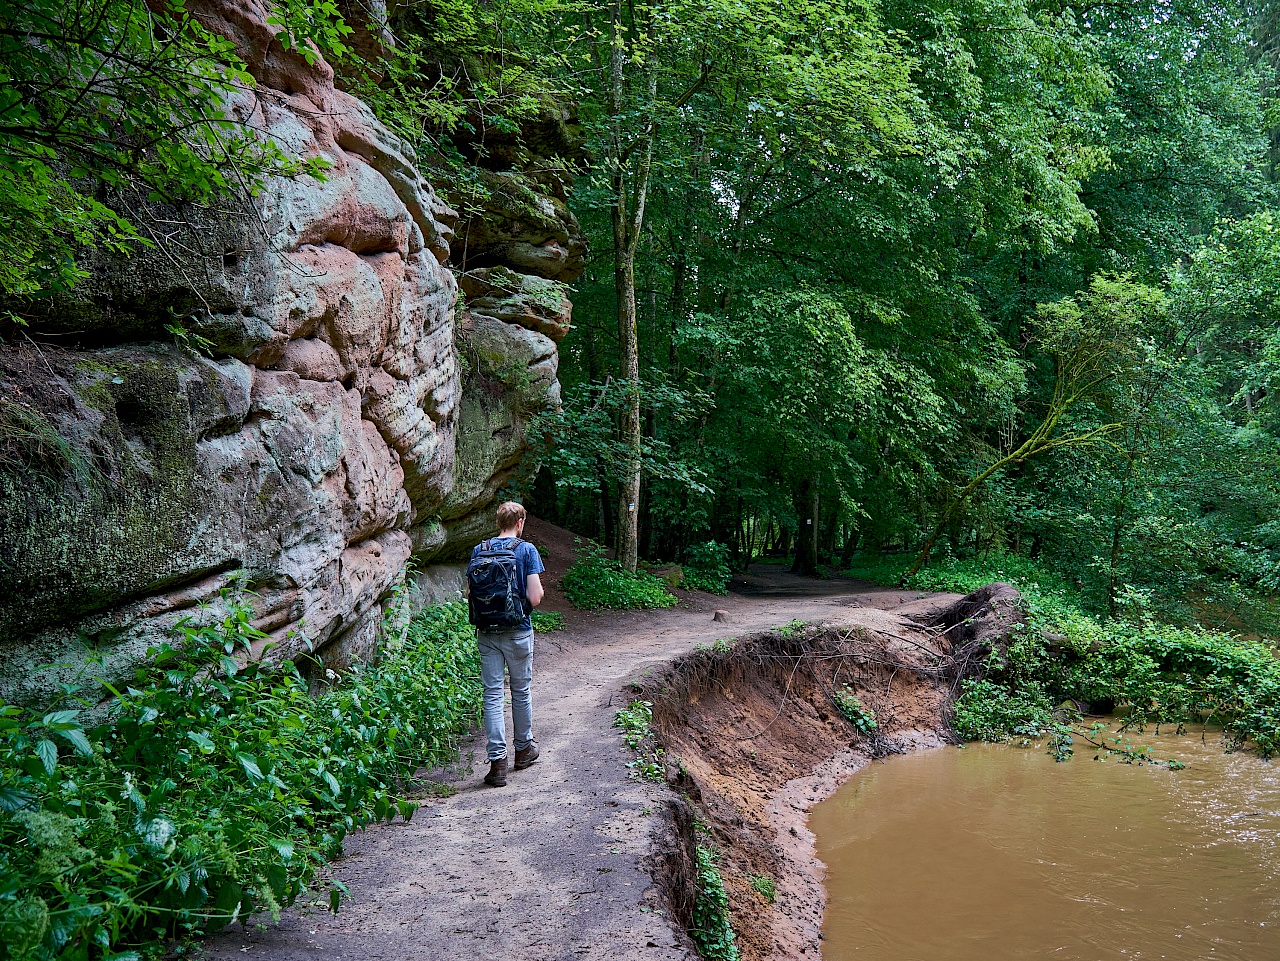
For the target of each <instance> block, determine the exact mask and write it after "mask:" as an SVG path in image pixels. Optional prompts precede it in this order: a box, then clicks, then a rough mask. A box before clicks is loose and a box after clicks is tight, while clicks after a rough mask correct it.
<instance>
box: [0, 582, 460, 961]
mask: <svg viewBox="0 0 1280 961" xmlns="http://www.w3.org/2000/svg"><path fill="white" fill-rule="evenodd" d="M226 600H227V608H226V610H227V613H226V614H225V616H221V617H213V616H212V613H211V612H209V611H206V612H204V613H203V614H202V615H201V617H198V618H194V619H190V620H187V621H185V622H183V623H182V624H181V625H180V626H179V630H178V631H177V634H178V636H177V637H176V638H175V640H174V642H173V644H169V643H166V644H163V645H161V646H160V647H159V648H156V649H153V650H152V651H151V652H150V655H151V657H150V659H149V661H148V663H147V664H146V665H144V666H142V667H140V668H139V669H138V670H137V673H136V676H135V677H134V678H133V680H132V681H131V682H130V683H129V685H128V686H127V687H125V688H124V689H123V690H120V691H114V690H112V693H113V694H115V695H116V696H117V697H118V701H117V703H116V705H115V707H114V709H113V711H112V714H111V716H110V719H109V721H108V722H107V723H103V724H99V725H97V726H93V727H85V726H82V724H81V723H80V712H79V709H78V706H77V704H76V699H77V698H78V697H80V696H83V697H84V700H83V701H82V702H81V703H90V704H91V703H93V702H94V701H96V699H97V696H98V692H92V691H86V692H81V693H76V692H73V694H72V695H71V696H70V697H69V703H68V704H66V705H63V708H64V709H62V710H53V711H50V712H49V713H45V714H33V713H31V712H30V711H28V710H25V709H23V708H20V707H17V706H14V705H0V945H3V946H4V948H5V950H4V951H0V956H6V957H7V958H10V959H32V961H36V959H39V961H52V959H60V961H61V959H66V961H71V959H83V958H104V959H105V958H118V959H124V958H137V957H142V956H148V957H151V956H155V957H158V956H159V955H160V954H162V953H163V951H164V949H165V947H166V945H167V944H169V943H171V942H173V941H179V942H181V941H183V940H186V939H187V938H189V937H190V936H192V935H194V934H196V933H199V932H204V931H212V930H215V929H217V928H220V927H223V926H225V925H226V924H229V923H231V922H232V921H235V920H238V919H243V918H245V917H246V916H247V915H249V914H251V913H255V912H265V913H269V914H271V915H272V916H273V917H278V916H279V914H280V911H281V910H282V909H283V908H284V907H286V906H288V905H289V904H291V903H292V902H294V901H295V900H297V899H298V898H299V897H301V896H302V895H304V894H306V893H308V892H309V891H310V889H311V886H312V885H313V883H314V881H315V876H316V869H317V867H318V866H319V865H321V864H322V863H323V862H325V861H326V860H329V859H331V858H333V857H334V856H336V855H337V854H339V853H340V852H341V847H342V840H343V837H344V836H345V835H346V834H347V833H348V832H350V831H352V830H355V829H358V828H360V827H363V826H365V825H367V824H369V823H371V822H374V821H379V820H391V819H392V818H395V817H397V816H399V817H402V818H405V819H408V818H410V817H411V816H412V815H413V812H414V810H415V807H416V804H415V802H414V801H412V800H410V799H409V798H408V797H407V796H406V795H407V793H408V790H409V788H410V786H411V784H412V782H413V776H414V772H415V771H416V770H417V769H418V768H419V766H424V765H425V766H428V767H431V766H437V765H440V764H444V763H447V762H449V761H451V760H453V759H454V758H456V756H457V751H456V740H455V739H456V736H457V735H458V734H459V733H461V732H462V731H464V730H466V729H468V728H470V727H471V726H472V725H473V724H474V723H475V722H476V719H477V716H478V713H479V704H480V692H481V688H480V681H479V663H478V654H477V651H476V646H475V636H474V631H473V630H472V629H471V628H470V627H469V625H468V624H467V610H466V606H465V605H462V604H451V605H447V606H443V607H435V608H429V609H426V610H424V611H421V612H419V613H418V614H417V615H415V616H414V617H413V618H412V619H411V621H410V623H409V625H408V629H407V632H406V635H405V637H404V639H403V641H402V642H400V643H399V644H398V646H397V647H396V649H395V650H393V651H391V652H390V653H389V654H388V655H387V656H386V657H385V658H384V659H383V660H382V661H380V662H378V663H373V664H361V665H357V666H356V667H355V668H354V669H353V670H352V671H351V672H350V673H349V674H347V675H344V676H342V677H337V676H334V675H332V674H331V673H329V672H326V673H327V674H328V677H327V680H328V686H326V687H325V688H324V689H323V690H322V691H321V692H320V693H319V694H314V695H313V693H312V692H311V690H310V685H309V684H308V682H307V680H306V679H304V678H303V676H302V675H301V674H300V673H299V671H298V669H297V668H296V667H295V666H294V665H292V664H288V663H286V664H284V665H266V664H262V663H260V662H257V661H254V660H247V661H246V659H247V657H248V653H249V646H250V644H251V643H253V642H254V641H259V640H261V639H262V638H263V635H262V634H261V633H260V632H258V631H256V630H255V629H254V628H253V627H252V625H251V623H250V621H251V617H252V614H251V611H250V609H249V608H248V607H247V606H246V605H245V604H243V603H241V602H239V600H238V599H237V598H235V597H228V598H227V599H226ZM242 662H244V663H242ZM343 894H344V889H343V888H342V886H341V885H340V884H338V883H336V882H334V883H333V884H332V885H331V886H330V888H329V892H328V897H329V901H330V906H331V907H332V908H333V909H334V910H336V909H337V907H338V904H339V902H340V900H341V898H342V896H343ZM6 952H7V954H6ZM130 952H136V954H131V953H130Z"/></svg>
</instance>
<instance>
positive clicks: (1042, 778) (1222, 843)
mask: <svg viewBox="0 0 1280 961" xmlns="http://www.w3.org/2000/svg"><path fill="white" fill-rule="evenodd" d="M1134 741H1136V742H1138V743H1142V744H1150V745H1152V746H1153V749H1154V751H1155V753H1156V754H1157V755H1158V756H1159V757H1176V758H1178V759H1180V760H1181V761H1183V762H1184V763H1186V764H1187V768H1186V769H1185V770H1182V771H1171V770H1168V769H1167V768H1165V767H1159V766H1141V767H1139V766H1134V765H1129V764H1124V763H1122V762H1121V761H1120V760H1119V759H1118V758H1117V757H1115V756H1112V757H1111V758H1110V759H1109V760H1107V761H1105V762H1101V763H1100V762H1097V761H1094V760H1093V759H1092V758H1093V755H1094V752H1093V751H1092V749H1090V750H1089V752H1088V753H1086V752H1085V750H1083V749H1082V748H1083V747H1086V746H1085V745H1079V744H1077V751H1076V756H1075V758H1073V759H1072V760H1070V761H1068V762H1066V763H1062V764H1058V763H1055V762H1054V760H1053V758H1052V757H1050V756H1048V755H1047V754H1046V753H1045V751H1044V748H1043V745H1038V746H1035V747H1029V748H1017V747H1012V746H1004V745H991V744H977V745H969V746H967V747H965V748H942V749H938V750H933V751H925V752H920V753H915V754H909V755H905V756H903V757H894V758H890V759H888V760H886V761H882V762H874V763H872V764H871V765H870V766H868V767H867V768H865V769H864V770H863V771H862V772H860V773H859V774H857V775H855V777H854V778H853V780H852V781H850V782H849V783H848V784H846V785H845V786H844V787H843V788H841V789H840V790H839V791H837V792H836V794H834V795H833V796H832V797H831V798H830V799H828V800H826V801H824V802H822V803H821V804H819V805H817V806H816V807H815V808H814V809H813V811H812V814H811V816H810V819H809V825H810V827H811V828H812V829H813V831H814V833H815V834H816V835H817V844H818V856H819V857H820V858H821V859H822V861H823V862H824V863H825V864H826V865H827V869H828V874H827V880H826V888H827V894H828V904H827V911H826V918H825V921H824V923H823V935H824V937H825V939H826V940H825V941H824V943H823V949H822V955H823V958H824V959H825V961H851V959H857V961H1030V959H1041V958H1045V959H1063V961H1065V959H1072V961H1104V959H1112V958H1116V959H1135V958H1140V959H1148V958H1168V959H1176V961H1205V959H1215V961H1227V959H1231V961H1280V762H1277V763H1267V762H1265V761H1261V760H1259V759H1258V758H1256V757H1254V756H1252V755H1248V754H1234V755H1226V754H1223V753H1222V751H1221V748H1220V746H1219V744H1218V742H1217V738H1215V737H1214V736H1213V735H1210V736H1209V737H1208V739H1207V743H1205V744H1202V743H1201V739H1200V737H1199V736H1198V735H1197V736H1195V737H1171V736H1161V737H1151V736H1148V737H1142V738H1139V737H1134Z"/></svg>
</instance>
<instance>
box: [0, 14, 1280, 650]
mask: <svg viewBox="0 0 1280 961" xmlns="http://www.w3.org/2000/svg"><path fill="white" fill-rule="evenodd" d="M139 9H141V8H138V7H135V5H134V4H133V3H131V2H129V0H112V2H105V0H103V2H93V3H83V4H79V5H72V6H71V7H65V6H63V5H60V4H39V3H38V4H35V5H28V6H25V7H23V8H21V9H17V8H13V9H11V10H10V11H8V12H7V13H6V14H5V18H6V30H5V32H4V36H5V37H6V38H8V39H6V40H5V43H6V44H8V46H7V47H6V56H5V68H4V69H5V70H6V72H7V73H8V77H7V78H6V79H13V80H14V81H15V83H14V84H13V85H11V89H12V90H13V91H15V93H14V94H9V93H6V94H5V96H6V97H7V98H9V99H8V100H6V102H5V105H4V106H3V110H4V111H5V113H6V115H7V116H8V117H9V118H10V121H9V122H8V123H7V125H6V126H5V128H4V129H3V130H2V131H0V137H3V138H5V139H4V144H3V146H4V148H5V149H4V154H5V158H6V165H7V166H8V167H9V169H10V170H11V171H13V172H15V173H16V174H17V176H15V177H13V178H9V179H7V182H6V185H5V187H4V188H3V189H4V190H5V204H4V210H5V213H4V214H3V216H4V218H5V222H6V226H5V230H4V232H3V233H4V241H3V243H4V245H5V246H4V255H5V256H4V261H5V265H4V268H3V269H4V271H5V274H4V277H3V281H4V284H5V288H6V290H7V291H8V292H9V294H10V295H11V296H10V303H11V304H12V303H13V295H18V296H19V298H20V302H21V303H25V304H28V305H38V304H39V303H40V299H41V298H42V297H45V298H47V297H49V296H51V295H55V294H56V292H57V290H58V289H59V288H60V287H66V286H69V285H73V284H74V283H75V282H76V280H77V277H78V276H79V274H78V273H77V271H78V268H77V266H76V263H75V254H74V250H75V249H76V247H77V245H86V244H89V245H98V246H110V247H113V248H119V249H128V248H129V246H130V245H131V244H135V243H146V242H150V241H153V240H154V239H155V238H154V236H151V237H148V236H146V235H145V232H142V233H140V230H141V228H140V227H139V224H138V222H135V221H134V220H130V218H129V215H128V212H129V209H130V208H129V204H128V203H127V202H125V203H106V204H104V203H103V202H102V200H103V198H106V197H109V196H111V195H119V196H121V197H124V198H125V200H126V201H127V200H128V198H130V197H138V196H140V193H139V191H141V190H143V189H144V188H145V191H146V192H148V193H149V194H150V195H151V196H153V197H154V196H156V195H161V196H182V197H194V198H196V199H207V198H209V197H211V196H216V194H217V193H218V192H219V191H223V192H225V191H232V190H240V189H248V190H250V191H252V190H253V189H254V184H255V183H256V182H259V181H260V180H261V178H262V177H265V176H267V175H269V174H271V173H278V172H286V173H294V174H296V173H298V172H299V170H298V169H297V165H296V163H294V164H293V166H292V167H291V166H290V163H289V162H288V161H287V160H286V159H285V158H284V157H283V155H281V154H280V153H279V151H278V150H277V149H275V148H274V147H273V145H272V144H271V143H270V142H267V143H265V144H264V143H262V142H261V141H260V140H258V139H255V138H254V137H252V136H247V135H245V134H244V133H243V132H241V131H238V130H237V129H236V127H235V125H234V123H231V122H230V118H222V117H220V116H219V114H218V99H217V98H218V96H219V84H222V85H224V86H225V87H227V88H228V89H229V88H230V87H231V86H233V85H234V84H235V83H236V82H237V80H238V79H239V78H240V75H239V74H237V70H236V68H235V67H234V64H233V65H232V67H231V68H227V67H226V66H222V67H217V68H216V69H215V67H214V66H211V65H212V64H219V63H221V64H224V65H225V64H227V63H232V62H233V60H234V56H233V51H232V50H231V49H230V48H229V47H228V45H227V44H226V43H225V42H224V41H219V40H218V39H217V38H216V37H215V36H213V35H211V34H209V33H208V32H207V31H204V30H203V29H202V28H200V21H199V19H198V17H197V18H185V19H181V21H180V22H181V23H182V24H184V26H183V27H182V28H181V29H177V30H174V31H172V33H171V34H170V35H169V36H168V37H167V38H157V37H156V36H155V35H154V34H153V31H152V25H151V24H150V22H149V21H148V20H147V19H146V18H143V17H140V16H139V15H138V10H139ZM179 16H180V17H181V16H182V15H181V13H180V12H179ZM95 17H96V19H95ZM275 17H276V19H277V20H278V21H279V25H280V34H279V35H280V37H281V38H284V39H283V40H282V42H284V43H286V44H287V43H295V44H299V45H304V46H305V45H308V44H314V47H313V48H312V49H316V50H318V51H320V52H322V53H323V54H324V55H325V56H326V57H327V58H328V59H329V60H330V61H331V62H333V63H335V64H338V65H339V72H340V75H341V76H342V77H343V78H344V83H345V85H346V86H348V87H349V88H350V89H352V90H353V91H355V92H357V93H358V94H360V95H361V96H362V97H364V98H365V99H366V100H367V101H368V102H370V103H371V104H372V105H373V106H374V108H375V110H376V111H377V113H378V114H379V116H380V117H381V118H382V119H383V120H384V121H385V122H387V123H388V124H390V125H391V126H392V127H393V128H394V129H395V130H396V131H397V132H398V133H400V134H401V135H403V136H404V137H406V139H408V140H409V141H410V142H412V143H413V144H414V145H416V147H417V148H418V152H419V155H420V156H421V157H422V158H423V159H424V162H425V163H426V164H427V165H428V167H429V168H430V170H431V172H432V175H433V178H434V179H435V180H436V181H437V182H439V183H441V184H444V185H446V188H445V189H446V190H447V193H448V196H449V199H450V201H451V202H452V203H453V204H454V205H455V206H457V207H458V208H459V209H460V210H463V211H465V210H467V209H470V208H474V209H482V208H483V207H484V205H485V204H486V203H487V202H488V200H489V199H490V192H491V191H493V190H500V191H506V192H508V193H510V192H512V191H515V192H518V191H519V190H521V189H523V188H522V187H521V185H522V183H528V184H529V185H530V186H531V187H532V186H536V187H537V188H538V189H541V190H549V191H551V192H552V193H555V194H558V195H559V196H560V197H561V198H563V200H564V201H566V202H567V204H568V205H569V208H570V209H571V210H572V211H573V212H574V213H576V215H577V217H578V219H579V220H580V221H581V223H582V224H583V227H584V228H585V233H586V235H587V238H588V240H589V243H590V255H589V259H588V261H587V268H586V272H585V275H584V276H583V278H582V279H581V280H580V281H579V282H578V283H577V284H576V285H575V286H574V288H573V289H572V290H570V291H568V293H569V294H570V296H571V299H572V300H573V302H574V305H575V326H574V328H573V331H572V333H571V334H570V336H569V338H568V339H567V340H566V341H565V343H564V344H562V346H561V373H560V376H561V381H562V383H563V384H564V386H565V403H564V407H563V411H562V412H560V413H558V414H556V415H552V416H549V417H546V418H544V419H543V422H542V423H541V425H540V432H541V435H542V438H543V441H544V445H543V446H544V453H543V456H542V457H541V458H540V463H541V466H542V469H541V470H540V472H538V473H537V474H536V477H533V476H529V477H526V478H525V481H524V483H523V488H522V489H523V492H524V493H525V494H526V496H529V497H530V498H531V503H532V505H533V506H534V508H535V510H536V511H538V512H540V513H542V514H543V515H545V516H547V517H549V518H551V519H553V520H556V521H559V522H561V523H563V524H565V525H566V526H568V527H570V528H572V529H574V530H576V531H579V532H580V533H583V534H585V535H589V536H591V537H593V538H596V539H598V540H600V541H601V542H604V543H607V544H608V545H609V546H611V547H613V548H616V549H617V556H618V558H619V560H620V562H621V563H622V564H623V565H624V566H625V567H627V568H628V569H631V570H634V569H635V566H636V564H637V562H638V560H647V561H664V560H666V561H672V560H673V561H680V560H684V559H687V558H688V556H689V554H688V552H689V551H690V550H693V551H695V552H699V551H701V552H703V553H706V552H707V551H711V552H713V553H714V552H716V551H724V550H727V551H728V552H730V553H731V555H732V557H733V559H734V560H735V562H736V563H738V564H742V563H745V562H746V561H747V560H749V559H750V558H751V557H753V556H756V555H762V554H766V553H767V554H773V555H778V556H784V555H790V556H794V566H795V569H796V570H798V571H802V572H807V573H813V572H816V571H817V570H818V569H819V567H820V565H827V566H828V567H831V568H836V569H840V568H845V567H848V565H849V564H850V562H851V561H852V559H853V557H854V556H855V554H856V553H857V552H876V551H881V552H884V551H889V552H903V553H909V554H915V555H917V556H918V557H919V558H920V559H921V560H924V559H926V558H927V557H928V556H955V555H963V554H966V553H972V552H975V551H977V552H989V551H992V550H998V551H1007V552H1012V553H1015V554H1019V555H1025V556H1029V557H1032V558H1037V559H1041V560H1043V561H1044V562H1045V563H1046V564H1047V565H1049V566H1051V567H1054V568H1056V569H1058V570H1060V571H1062V572H1065V573H1066V574H1067V575H1068V576H1069V578H1070V579H1071V580H1072V581H1073V582H1074V583H1075V585H1076V586H1077V588H1079V589H1080V590H1081V591H1083V592H1084V594H1085V596H1086V597H1087V598H1088V599H1089V602H1090V603H1091V605H1092V606H1095V607H1096V608H1098V609H1100V610H1105V611H1109V612H1111V613H1115V612H1117V611H1119V610H1121V609H1122V608H1125V609H1136V610H1146V609H1148V608H1159V609H1160V612H1161V613H1162V614H1164V615H1166V616H1171V617H1174V618H1190V617H1194V616H1198V617H1202V618H1205V619H1208V620H1214V619H1216V622H1218V623H1222V622H1226V623H1230V624H1233V625H1235V626H1253V627H1257V626H1259V625H1261V624H1262V623H1263V622H1265V621H1266V620H1268V618H1267V612H1268V604H1267V603H1266V601H1265V600H1264V599H1265V598H1266V597H1267V596H1268V595H1270V594H1271V593H1273V592H1274V589H1275V587H1276V580H1275V579H1276V570H1277V561H1278V560H1280V554H1278V553H1277V552H1280V532H1277V530H1276V528H1275V521H1274V516H1275V512H1276V506H1277V496H1278V494H1280V491H1278V490H1277V484H1276V481H1277V472H1276V470H1275V466H1276V463H1277V459H1276V458H1277V433H1276V432H1277V428H1278V427H1280V424H1278V422H1277V419H1276V412H1275V409H1274V401H1273V399H1272V389H1271V388H1272V381H1273V379H1274V378H1275V376H1276V373H1277V365H1280V340H1278V339H1277V336H1278V335H1277V329H1276V308H1275V305H1276V300H1277V297H1280V238H1278V236H1277V232H1276V231H1277V225H1276V223H1275V221H1274V219H1273V216H1274V215H1273V212H1272V208H1273V207H1274V205H1275V204H1276V203H1277V195H1276V181H1277V169H1276V164H1277V159H1280V119H1278V117H1277V113H1276V111H1277V110H1278V109H1280V106H1278V104H1280V100H1277V94H1276V91H1277V83H1278V82H1280V81H1278V80H1277V71H1278V70H1280V39H1278V37H1280V20H1278V19H1277V11H1276V10H1275V9H1274V5H1271V4H1267V3H1252V2H1217V0H1137V2H1120V3H1111V2H1103V3H1094V4H1074V3H1060V2H1043V3H1042V2H1033V0H983V2H969V0H955V2H953V0H946V2H919V0H902V2H899V0H886V2H883V3H870V2H847V3H843V2H842V3H835V4H833V3H821V2H807V0H785V2H776V3H752V2H730V0H717V2H715V3H710V4H706V3H694V4H691V3H684V2H683V0H678V2H664V3H638V2H628V3H622V2H621V0H618V2H615V3H612V4H609V3H604V4H594V3H590V2H580V0H510V2H502V3H493V4H489V3H472V2H467V0H459V2H441V3H418V4H409V5H402V6H400V7H399V8H397V9H396V10H395V11H394V12H393V14H392V16H390V18H385V17H384V18H382V19H379V20H377V23H376V27H377V29H376V30H374V32H375V33H378V34H379V35H380V36H381V37H382V40H383V42H381V43H370V42H363V43H362V42H359V41H361V40H362V39H363V40H365V41H368V40H369V38H370V36H371V33H370V31H371V29H372V28H371V27H368V26H367V25H363V26H362V24H361V21H359V20H354V19H353V22H355V23H357V26H360V27H361V29H360V30H358V31H354V32H353V28H352V27H351V26H349V25H348V24H347V23H346V22H345V21H344V19H343V17H342V15H341V13H340V11H339V10H338V8H335V7H333V6H332V5H330V4H327V3H306V2H292V3H286V4H282V5H280V6H279V8H278V13H277V14H276V15H275ZM365 19H366V20H367V18H365ZM41 24H44V25H45V27H46V29H48V30H49V31H50V32H55V30H56V31H57V32H60V33H61V34H62V36H63V38H64V40H65V43H66V46H65V56H64V57H63V58H62V59H61V60H59V59H58V58H48V57H45V56H43V54H42V52H41V51H40V50H39V48H32V47H29V46H24V45H23V44H21V43H18V42H16V41H15V38H16V37H18V36H19V35H21V34H22V33H23V32H24V31H28V32H29V31H30V30H31V29H34V28H36V27H39V26H40V25H41ZM51 25H52V26H51ZM113 25H114V26H113ZM110 37H115V38H116V41H115V42H118V43H120V44H121V45H122V47H121V49H125V48H128V49H129V50H131V51H132V53H131V54H130V56H131V57H132V58H133V59H132V61H131V63H132V64H133V67H132V68H131V69H130V70H129V71H126V72H125V74H126V75H125V76H124V77H117V78H116V81H117V83H116V86H113V87H109V88H108V87H104V86H103V85H102V84H101V82H100V81H99V80H98V79H97V78H90V79H89V80H88V81H82V80H77V79H76V78H77V77H83V76H86V75H87V71H88V68H89V67H90V66H91V65H92V63H93V62H94V58H95V57H96V56H98V52H99V51H100V49H101V45H102V44H103V43H105V42H106V41H107V39H108V38H110ZM193 73H194V74H197V75H201V76H205V77H206V78H213V79H211V80H210V81H209V82H208V83H206V84H205V85H204V86H202V87H195V88H193V87H191V86H184V84H183V83H182V82H181V80H182V78H184V77H189V76H191V75H192V74H193ZM121 83H124V84H125V93H127V94H128V96H125V97H121V96H120V93H121V90H120V89H118V88H119V87H120V84H121ZM20 90H26V91H27V93H26V94H25V95H18V94H17V91H20ZM41 98H43V103H40V102H39V101H40V100H41ZM122 101H123V102H124V107H123V108H122V107H121V102H122ZM107 108H109V109H107ZM175 130H181V131H183V136H180V137H172V136H168V134H170V133H172V132H173V131H175ZM140 143H141V144H143V146H144V148H145V149H142V150H140V149H139V144H140ZM215 145H216V146H215ZM530 158H536V159H537V161H538V162H537V163H536V164H530V163H529V161H530ZM504 166H506V167H510V168H511V169H512V170H515V171H517V173H516V175H513V176H510V177H507V178H505V179H502V180H501V181H500V182H497V183H495V182H494V180H493V178H492V176H491V175H490V174H489V173H488V171H489V170H492V169H500V168H502V167H504ZM312 172H315V171H312ZM86 183H87V184H88V186H86ZM505 199H506V201H507V202H508V203H519V202H520V201H521V198H519V197H514V198H505ZM143 226H146V225H145V224H144V225H143ZM151 233H152V234H153V235H154V233H155V231H154V230H152V231H151ZM463 249H464V252H463V255H462V258H461V260H462V263H461V267H462V269H463V271H464V273H465V271H466V270H468V269H471V268H474V267H479V266H484V259H483V257H478V258H471V259H468V258H467V257H466V253H465V239H464V248H463ZM20 313H21V311H19V312H18V313H13V312H11V313H10V314H9V317H10V318H11V319H12V320H20ZM9 326H10V327H11V328H13V329H15V330H17V329H18V328H17V326H15V325H14V324H12V323H10V325H9ZM530 488H531V490H530ZM709 544H710V545H711V546H708V545H709ZM716 545H719V546H716Z"/></svg>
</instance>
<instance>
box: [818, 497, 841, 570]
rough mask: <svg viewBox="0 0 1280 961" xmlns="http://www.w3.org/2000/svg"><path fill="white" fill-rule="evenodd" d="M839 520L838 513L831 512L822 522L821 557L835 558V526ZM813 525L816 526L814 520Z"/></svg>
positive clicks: (836, 511) (835, 511)
mask: <svg viewBox="0 0 1280 961" xmlns="http://www.w3.org/2000/svg"><path fill="white" fill-rule="evenodd" d="M837 503H839V502H837ZM839 519H840V511H839V510H831V511H829V512H828V513H827V518H826V520H825V521H824V522H823V525H822V545H821V553H822V556H823V557H827V558H834V557H835V556H836V526H837V521H839ZM814 523H815V524H816V523H817V521H816V520H815V521H814Z"/></svg>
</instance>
